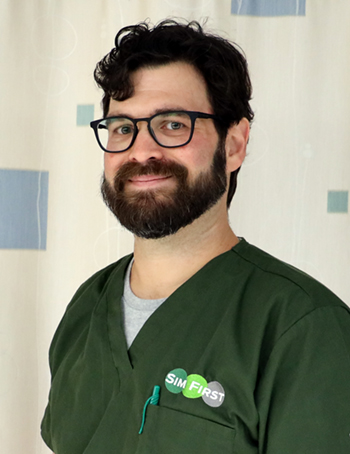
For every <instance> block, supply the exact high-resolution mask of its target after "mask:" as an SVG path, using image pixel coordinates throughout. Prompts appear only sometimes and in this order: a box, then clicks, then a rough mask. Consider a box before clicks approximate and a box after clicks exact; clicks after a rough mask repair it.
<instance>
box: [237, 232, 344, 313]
mask: <svg viewBox="0 0 350 454" xmlns="http://www.w3.org/2000/svg"><path fill="white" fill-rule="evenodd" d="M232 252H233V253H234V255H235V257H236V260H239V262H240V265H241V266H242V267H243V268H244V269H245V270H246V271H247V272H248V273H249V275H250V276H251V279H252V280H253V281H255V282H260V285H259V287H261V288H263V289H266V290H267V291H273V293H274V294H275V295H276V294H280V293H281V294H284V295H286V296H287V295H298V297H299V299H303V300H304V302H305V304H307V303H308V305H309V309H310V310H313V309H316V308H318V307H323V306H341V307H344V308H346V309H347V310H349V307H348V306H347V305H346V304H345V303H343V302H342V301H341V300H340V299H339V298H338V297H337V296H336V295H335V294H334V293H333V292H332V291H331V290H329V289H328V288H327V287H325V286H324V285H323V284H321V283H320V282H318V281H317V280H316V279H314V278H313V277H311V276H309V275H308V274H306V273H304V272H303V271H301V270H299V269H297V268H295V267H293V266H292V265H289V264H287V263H285V262H283V261H282V260H279V259H277V258H275V257H273V256H272V255H270V254H268V253H266V252H264V251H262V250H261V249H259V248H257V247H255V246H253V245H250V244H249V243H248V242H246V241H245V240H241V242H240V243H239V244H238V245H237V246H236V247H234V248H233V249H232Z"/></svg>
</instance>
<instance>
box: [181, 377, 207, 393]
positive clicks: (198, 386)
mask: <svg viewBox="0 0 350 454" xmlns="http://www.w3.org/2000/svg"><path fill="white" fill-rule="evenodd" d="M206 387H207V380H206V379H205V378H203V377H202V376H201V375H197V374H192V375H189V376H188V377H187V383H186V387H185V389H184V390H183V391H182V394H183V395H184V396H185V397H188V398H189V399H197V397H202V394H203V390H204V389H205V388H206Z"/></svg>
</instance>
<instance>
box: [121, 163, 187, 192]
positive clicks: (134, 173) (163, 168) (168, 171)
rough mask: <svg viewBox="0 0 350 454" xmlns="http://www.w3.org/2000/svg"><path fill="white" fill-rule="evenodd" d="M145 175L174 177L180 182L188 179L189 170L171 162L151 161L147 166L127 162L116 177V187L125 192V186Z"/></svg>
mask: <svg viewBox="0 0 350 454" xmlns="http://www.w3.org/2000/svg"><path fill="white" fill-rule="evenodd" d="M143 175H158V176H165V177H169V176H173V177H176V178H177V179H178V180H180V181H184V180H186V178H187V175H188V170H187V169H186V167H185V166H183V165H181V164H178V163H177V162H174V161H169V160H158V159H154V160H149V161H147V162H146V163H145V164H142V163H140V162H126V163H125V164H123V165H122V166H121V167H120V169H119V170H118V171H117V173H116V175H115V177H114V187H115V189H117V190H123V188H124V184H125V183H126V182H127V181H128V180H130V179H131V178H133V177H138V176H143Z"/></svg>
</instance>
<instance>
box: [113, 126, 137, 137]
mask: <svg viewBox="0 0 350 454" xmlns="http://www.w3.org/2000/svg"><path fill="white" fill-rule="evenodd" d="M114 132H115V133H116V134H120V135H125V134H132V132H133V129H132V126H130V125H123V126H119V127H118V128H115V130H114Z"/></svg>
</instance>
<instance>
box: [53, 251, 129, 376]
mask: <svg viewBox="0 0 350 454" xmlns="http://www.w3.org/2000/svg"><path fill="white" fill-rule="evenodd" d="M131 258H132V255H128V256H125V257H123V258H122V259H120V260H118V261H117V262H115V263H112V264H111V265H109V266H107V267H105V268H103V269H102V270H99V271H97V272H96V273H95V274H94V275H93V276H91V277H90V278H89V279H87V280H86V281H85V282H84V283H83V284H82V285H81V286H80V287H79V288H78V290H77V291H76V293H75V294H74V296H73V298H72V300H71V301H70V303H69V304H68V306H67V309H66V311H65V313H64V315H63V317H62V320H61V321H60V323H59V325H58V327H57V329H56V332H55V334H54V337H53V339H52V342H51V346H50V366H51V369H52V371H53V370H54V369H56V367H57V365H58V363H59V358H61V357H62V356H64V354H65V352H66V350H67V348H68V345H70V347H71V346H72V345H73V344H74V343H75V342H78V340H79V339H80V340H82V339H83V338H84V337H85V336H86V335H87V331H88V327H89V326H90V323H91V318H92V315H93V314H94V313H95V314H99V315H100V316H102V317H103V314H104V313H106V311H107V304H106V298H105V294H106V292H107V291H109V288H110V287H113V288H112V292H113V293H115V291H120V292H122V291H123V284H124V276H125V271H126V268H127V265H128V263H129V262H130V260H131Z"/></svg>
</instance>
